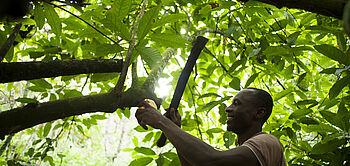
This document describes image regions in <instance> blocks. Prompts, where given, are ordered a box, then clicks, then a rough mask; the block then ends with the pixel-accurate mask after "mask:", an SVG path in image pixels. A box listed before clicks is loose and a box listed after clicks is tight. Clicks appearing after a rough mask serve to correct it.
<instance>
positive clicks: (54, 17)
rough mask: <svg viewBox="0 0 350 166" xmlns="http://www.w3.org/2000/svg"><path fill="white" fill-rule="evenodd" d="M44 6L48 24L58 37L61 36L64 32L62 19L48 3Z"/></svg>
mask: <svg viewBox="0 0 350 166" xmlns="http://www.w3.org/2000/svg"><path fill="white" fill-rule="evenodd" d="M43 5H44V9H45V16H46V19H47V23H48V24H49V25H50V27H51V29H52V31H53V32H54V33H55V34H56V35H57V36H60V35H61V31H62V24H61V20H60V18H59V17H58V14H57V13H56V11H55V9H54V8H53V7H52V6H51V5H49V4H47V3H43Z"/></svg>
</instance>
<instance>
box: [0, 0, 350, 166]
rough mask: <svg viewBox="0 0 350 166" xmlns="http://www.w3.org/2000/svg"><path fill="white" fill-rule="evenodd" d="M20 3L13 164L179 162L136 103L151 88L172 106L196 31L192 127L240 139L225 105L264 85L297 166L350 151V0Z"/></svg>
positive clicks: (7, 58)
mask: <svg viewBox="0 0 350 166" xmlns="http://www.w3.org/2000/svg"><path fill="white" fill-rule="evenodd" d="M14 2H15V1H14ZM14 2H10V1H3V2H0V6H1V7H0V47H1V48H0V60H1V63H0V101H1V102H0V139H1V141H0V145H1V147H0V164H1V165H41V164H43V165H72V164H76V165H108V164H109V165H148V164H149V165H157V166H158V165H159V166H162V165H179V164H180V163H179V159H178V157H177V155H176V150H175V149H174V147H173V146H172V145H171V144H170V143H169V142H168V144H167V145H166V146H165V147H163V148H158V147H156V141H157V139H158V138H159V136H160V134H161V132H160V131H158V130H153V129H151V128H149V129H148V130H145V129H143V128H142V127H140V126H137V121H136V120H135V118H134V115H133V114H134V112H135V108H136V107H137V106H138V103H139V102H140V101H142V100H143V99H145V98H150V99H153V100H155V101H156V103H157V104H158V105H159V106H161V108H160V111H162V112H164V108H168V107H169V104H170V101H171V98H172V93H173V91H174V89H175V86H176V84H177V80H178V78H179V76H180V73H181V71H182V69H183V68H184V64H185V62H186V60H187V58H188V56H189V53H190V51H191V48H192V44H193V42H194V40H195V39H196V38H197V37H198V36H204V37H206V38H208V39H209V41H208V43H207V44H206V47H205V48H204V49H203V51H202V53H201V55H200V56H199V58H198V60H197V62H196V65H195V67H194V70H193V72H192V74H191V76H190V78H189V81H188V83H187V87H186V89H185V92H184V94H183V96H182V100H181V103H180V106H179V108H178V109H179V111H180V114H181V115H182V129H183V130H185V131H187V132H189V133H191V134H192V135H194V136H196V137H198V138H200V139H202V140H203V141H205V142H207V143H208V144H210V145H212V146H213V147H215V148H216V149H219V150H226V149H229V148H233V147H235V146H237V140H236V135H235V134H233V133H232V132H228V131H226V127H225V126H226V120H227V119H226V112H225V108H226V107H227V106H228V103H230V102H231V101H230V100H231V99H232V97H233V96H234V95H235V94H237V92H239V91H240V90H242V89H244V88H247V87H255V88H260V89H264V90H266V91H268V92H269V93H270V94H271V95H272V97H273V99H274V109H273V112H272V115H271V117H270V118H269V120H268V121H267V123H265V125H264V127H263V131H265V132H267V133H270V134H272V135H274V136H276V137H278V138H279V139H280V141H281V143H282V144H283V147H284V154H285V156H286V159H287V162H288V164H289V165H347V164H350V160H349V159H350V129H349V128H350V112H349V108H350V91H349V87H350V49H349V46H350V40H349V36H350V2H349V1H347V0H309V1H301V0H299V1H296V0H284V1H278V0H256V1H253V0H249V1H247V0H244V1H243V0H242V1H233V0H231V1H230V0H228V1H224V0H221V1H196V0H180V1H173V0H143V1H141V0H86V1H81V0H72V1H69V0H65V1H60V0H57V1H37V0H31V1H19V2H22V3H23V5H22V6H21V5H20V7H23V8H19V9H18V10H21V12H17V13H16V12H15V14H13V12H12V10H11V9H13V8H14V7H15V9H17V8H16V7H18V6H16V5H19V4H21V3H16V4H15V6H13V5H14V4H12V3H14ZM6 5H7V6H6ZM5 7H8V8H5ZM347 34H348V35H347ZM125 156H127V157H125ZM123 157H124V159H123Z"/></svg>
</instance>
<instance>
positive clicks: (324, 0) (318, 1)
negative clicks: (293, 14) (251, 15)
mask: <svg viewBox="0 0 350 166" xmlns="http://www.w3.org/2000/svg"><path fill="white" fill-rule="evenodd" d="M238 1H241V2H246V1H248V0H238ZM256 1H259V2H262V3H266V4H270V5H273V6H276V7H277V8H282V7H287V8H296V9H302V10H306V11H309V12H313V13H318V14H322V15H325V16H331V17H335V18H337V19H342V17H343V10H344V6H345V4H346V2H347V1H348V0H283V1H281V0H256Z"/></svg>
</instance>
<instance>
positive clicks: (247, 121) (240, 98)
mask: <svg viewBox="0 0 350 166" xmlns="http://www.w3.org/2000/svg"><path fill="white" fill-rule="evenodd" d="M253 93H254V90H251V89H244V90H242V91H241V92H239V93H238V94H237V95H236V96H235V97H234V98H233V100H232V104H231V105H230V106H228V107H227V108H226V112H227V130H228V131H233V132H234V133H236V134H239V133H242V132H244V131H246V130H247V129H249V128H250V127H251V126H252V124H253V121H254V120H255V119H254V112H256V106H255V105H254V103H255V102H254V100H255V98H254V96H253Z"/></svg>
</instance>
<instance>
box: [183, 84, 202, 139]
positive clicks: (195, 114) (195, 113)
mask: <svg viewBox="0 0 350 166" xmlns="http://www.w3.org/2000/svg"><path fill="white" fill-rule="evenodd" d="M187 87H188V89H189V90H190V92H191V95H192V101H193V108H194V117H195V118H196V122H197V128H198V132H199V135H200V137H201V140H203V136H202V131H201V129H200V126H199V120H198V116H197V109H196V100H195V99H194V94H193V92H192V89H191V87H190V85H189V84H187Z"/></svg>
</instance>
